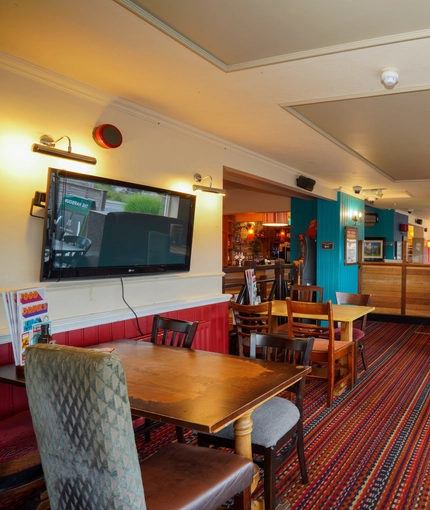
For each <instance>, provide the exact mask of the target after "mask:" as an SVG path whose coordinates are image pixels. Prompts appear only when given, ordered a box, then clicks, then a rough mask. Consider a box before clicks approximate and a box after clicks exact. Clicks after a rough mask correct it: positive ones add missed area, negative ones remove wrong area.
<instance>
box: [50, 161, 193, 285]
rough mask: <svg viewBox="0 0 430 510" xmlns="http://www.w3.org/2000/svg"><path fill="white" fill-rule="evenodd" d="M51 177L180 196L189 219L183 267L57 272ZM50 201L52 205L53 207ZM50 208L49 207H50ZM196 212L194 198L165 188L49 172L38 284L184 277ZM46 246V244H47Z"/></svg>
mask: <svg viewBox="0 0 430 510" xmlns="http://www.w3.org/2000/svg"><path fill="white" fill-rule="evenodd" d="M53 175H55V176H59V177H64V176H66V177H67V178H70V179H78V180H80V181H88V182H96V183H101V184H109V185H114V186H119V187H126V188H136V189H138V190H145V191H150V192H155V193H164V194H168V195H173V196H179V197H181V198H185V199H187V200H189V201H190V215H189V222H188V231H187V253H186V258H185V262H184V263H172V264H155V265H127V266H97V267H76V268H64V267H62V268H56V267H54V264H53V259H54V254H53V250H52V243H51V244H49V238H48V237H49V236H48V232H49V231H51V237H52V223H53V222H52V221H51V207H52V206H53V207H54V209H53V210H54V211H55V207H56V206H57V198H58V194H56V195H55V196H54V198H52V194H53V193H56V190H53V189H52V182H53ZM52 200H54V203H53V204H52V202H51V201H52ZM50 206H51V207H50ZM195 208H196V196H195V195H193V194H192V193H183V192H179V191H172V190H168V189H165V188H159V187H155V186H149V185H146V184H139V183H133V182H129V181H123V180H120V179H112V178H108V177H102V176H99V175H93V174H81V173H79V172H73V171H69V170H64V169H58V168H48V179H47V187H46V207H45V215H44V223H43V236H42V253H41V269H40V281H41V282H49V281H62V280H81V279H86V280H89V279H108V278H123V277H133V276H149V275H157V274H175V273H186V272H189V271H190V268H191V252H192V245H193V232H194V218H195ZM47 243H48V244H47ZM47 248H48V249H49V260H48V261H45V253H46V249H47Z"/></svg>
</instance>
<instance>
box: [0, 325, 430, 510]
mask: <svg viewBox="0 0 430 510" xmlns="http://www.w3.org/2000/svg"><path fill="white" fill-rule="evenodd" d="M365 342H366V351H365V352H366V360H367V365H368V369H367V371H364V369H363V367H362V364H361V360H360V361H359V366H358V368H359V376H360V377H359V379H358V381H357V384H356V385H355V387H354V388H353V389H352V390H347V391H345V393H343V394H342V395H341V396H339V397H335V399H334V403H333V405H332V407H331V408H327V407H326V384H325V383H324V382H320V381H315V380H313V381H309V382H308V383H307V386H306V392H305V405H304V432H305V454H306V460H307V466H308V474H309V484H308V485H303V484H302V483H301V477H300V471H299V466H298V461H297V459H296V455H295V454H292V455H291V456H290V457H289V458H288V459H287V460H286V461H285V462H284V463H283V464H282V465H281V466H280V467H279V469H278V471H277V484H276V488H277V494H278V496H281V497H284V498H286V499H288V501H289V502H290V504H291V508H292V510H313V509H318V510H336V509H339V510H369V509H371V510H374V509H375V510H391V509H393V510H394V509H401V510H409V509H418V510H424V509H427V510H428V509H430V467H429V466H430V440H429V438H430V404H429V401H430V398H429V397H430V373H429V372H430V371H429V368H430V326H422V325H411V324H394V323H377V322H369V323H368V328H367V331H366V337H365ZM283 396H285V397H286V398H287V396H288V393H287V392H285V393H284V394H283ZM185 439H186V441H187V442H188V443H195V442H196V437H195V434H194V433H193V432H192V431H189V430H187V431H185ZM175 440H176V431H175V427H174V426H172V425H162V426H161V427H160V428H158V429H156V430H154V431H153V432H152V433H151V441H150V442H149V443H145V439H144V434H138V436H137V438H136V444H137V449H138V452H139V455H140V456H141V458H145V457H148V456H149V455H151V454H152V453H154V452H155V451H157V450H158V449H159V448H160V447H162V446H163V445H165V444H166V443H168V442H172V441H175ZM254 494H255V495H256V496H262V495H263V472H262V471H261V472H260V482H259V485H258V488H257V490H256V491H255V493H254ZM16 503H18V502H16ZM21 503H22V502H21ZM226 506H229V505H228V504H227V505H226ZM8 508H10V509H12V508H13V509H15V508H16V509H17V508H22V507H21V506H19V504H17V505H16V506H15V505H12V504H11V505H10V506H9V507H8Z"/></svg>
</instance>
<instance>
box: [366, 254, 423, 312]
mask: <svg viewBox="0 0 430 510" xmlns="http://www.w3.org/2000/svg"><path fill="white" fill-rule="evenodd" d="M358 275H359V276H358V280H359V281H358V288H359V292H361V293H363V294H372V306H374V307H375V308H376V309H375V312H374V313H381V314H392V315H408V316H417V317H430V264H414V263H410V262H400V261H399V262H360V264H359V272H358Z"/></svg>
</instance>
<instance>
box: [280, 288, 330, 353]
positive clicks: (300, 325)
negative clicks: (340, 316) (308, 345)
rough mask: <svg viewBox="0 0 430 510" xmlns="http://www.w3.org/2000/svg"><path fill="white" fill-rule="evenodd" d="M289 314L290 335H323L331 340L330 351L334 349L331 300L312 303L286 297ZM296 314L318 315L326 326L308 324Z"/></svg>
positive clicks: (319, 319)
mask: <svg viewBox="0 0 430 510" xmlns="http://www.w3.org/2000/svg"><path fill="white" fill-rule="evenodd" d="M286 303H287V315H288V323H287V324H288V334H289V335H290V336H303V337H318V336H323V337H324V338H327V339H328V340H329V352H330V351H331V352H333V350H334V340H335V335H334V322H333V307H332V304H331V301H330V300H329V301H327V302H325V303H312V302H305V301H292V300H291V298H287V299H286ZM295 314H308V315H311V316H318V321H319V322H323V321H324V322H325V323H326V324H325V325H324V326H322V325H319V324H308V323H304V322H301V321H300V318H298V317H297V316H295Z"/></svg>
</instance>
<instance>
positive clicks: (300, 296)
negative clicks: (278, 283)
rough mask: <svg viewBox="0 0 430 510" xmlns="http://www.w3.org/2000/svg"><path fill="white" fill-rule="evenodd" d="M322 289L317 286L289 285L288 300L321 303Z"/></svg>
mask: <svg viewBox="0 0 430 510" xmlns="http://www.w3.org/2000/svg"><path fill="white" fill-rule="evenodd" d="M323 293H324V289H323V287H320V286H319V285H291V288H290V298H291V299H292V300H293V301H307V302H315V303H322V302H323Z"/></svg>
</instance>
